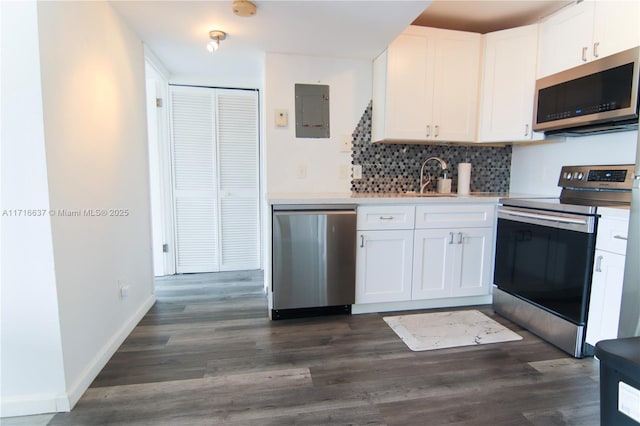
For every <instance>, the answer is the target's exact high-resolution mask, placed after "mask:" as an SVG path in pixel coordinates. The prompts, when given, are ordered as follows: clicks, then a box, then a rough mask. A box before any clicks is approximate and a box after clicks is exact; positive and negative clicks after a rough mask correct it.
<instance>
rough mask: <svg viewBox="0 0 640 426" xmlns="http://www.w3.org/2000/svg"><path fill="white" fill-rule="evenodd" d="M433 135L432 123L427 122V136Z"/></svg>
mask: <svg viewBox="0 0 640 426" xmlns="http://www.w3.org/2000/svg"><path fill="white" fill-rule="evenodd" d="M429 136H431V125H429V124H427V137H429Z"/></svg>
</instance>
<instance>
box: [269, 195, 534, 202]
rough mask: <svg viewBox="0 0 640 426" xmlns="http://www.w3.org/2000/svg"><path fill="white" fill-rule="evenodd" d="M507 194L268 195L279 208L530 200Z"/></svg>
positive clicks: (270, 200)
mask: <svg viewBox="0 0 640 426" xmlns="http://www.w3.org/2000/svg"><path fill="white" fill-rule="evenodd" d="M529 196H530V195H525V194H510V193H506V192H472V193H471V194H469V195H458V194H456V193H451V194H438V195H429V196H418V195H417V194H415V193H350V192H346V193H273V194H268V195H267V202H268V203H269V204H270V205H277V204H357V205H365V204H431V203H487V204H492V203H493V204H495V203H497V202H498V200H499V199H500V198H505V197H519V198H522V197H529Z"/></svg>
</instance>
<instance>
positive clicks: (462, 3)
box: [413, 0, 573, 34]
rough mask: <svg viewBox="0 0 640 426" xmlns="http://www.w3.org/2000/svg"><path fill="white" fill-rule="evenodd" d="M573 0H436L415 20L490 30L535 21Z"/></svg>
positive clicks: (422, 22) (417, 21) (487, 31)
mask: <svg viewBox="0 0 640 426" xmlns="http://www.w3.org/2000/svg"><path fill="white" fill-rule="evenodd" d="M569 3H573V1H571V0H563V1H558V0H517V1H516V0H436V1H434V2H432V3H431V5H430V6H429V7H428V8H427V9H426V10H425V11H424V12H423V13H422V14H421V15H420V16H419V17H418V18H417V19H416V20H415V21H414V22H413V24H414V25H422V26H425V27H436V28H447V29H451V30H460V31H472V32H477V33H482V34H485V33H489V32H493V31H499V30H504V29H507V28H514V27H519V26H522V25H528V24H533V23H535V22H537V21H538V20H539V19H540V18H543V17H545V16H548V15H550V14H552V13H553V12H555V11H557V10H559V9H561V8H562V7H564V6H566V5H568V4H569Z"/></svg>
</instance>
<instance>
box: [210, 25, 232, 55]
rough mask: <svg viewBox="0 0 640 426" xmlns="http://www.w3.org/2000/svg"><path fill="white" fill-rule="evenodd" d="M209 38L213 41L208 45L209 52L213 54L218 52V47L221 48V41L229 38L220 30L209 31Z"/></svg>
mask: <svg viewBox="0 0 640 426" xmlns="http://www.w3.org/2000/svg"><path fill="white" fill-rule="evenodd" d="M209 38H210V39H211V40H210V41H209V43H207V50H208V51H209V52H211V53H213V52H215V51H216V50H218V47H220V40H224V39H226V38H227V33H225V32H224V31H220V30H213V31H209Z"/></svg>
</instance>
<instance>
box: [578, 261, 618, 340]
mask: <svg viewBox="0 0 640 426" xmlns="http://www.w3.org/2000/svg"><path fill="white" fill-rule="evenodd" d="M595 259H596V261H595V267H594V271H593V278H592V280H591V298H590V301H589V319H588V322H587V324H588V325H587V337H586V341H587V343H589V344H590V345H593V346H595V344H596V343H598V342H599V341H600V340H605V339H615V338H616V337H618V322H619V319H620V300H621V299H622V282H623V279H624V262H625V256H624V255H623V254H617V253H610V252H607V251H603V250H596V257H595Z"/></svg>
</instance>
